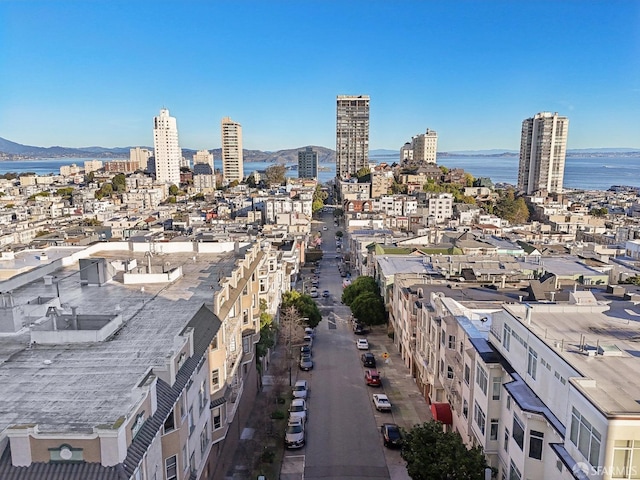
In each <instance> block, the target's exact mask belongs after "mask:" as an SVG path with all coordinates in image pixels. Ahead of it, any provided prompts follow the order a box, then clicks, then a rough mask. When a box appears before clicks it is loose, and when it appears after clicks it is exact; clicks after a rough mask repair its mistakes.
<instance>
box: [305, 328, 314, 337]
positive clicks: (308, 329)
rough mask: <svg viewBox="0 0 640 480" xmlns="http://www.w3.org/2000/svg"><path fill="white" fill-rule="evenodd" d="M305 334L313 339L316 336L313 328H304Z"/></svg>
mask: <svg viewBox="0 0 640 480" xmlns="http://www.w3.org/2000/svg"><path fill="white" fill-rule="evenodd" d="M304 334H305V335H309V336H311V337H313V336H314V335H315V332H314V331H313V328H311V327H305V328H304Z"/></svg>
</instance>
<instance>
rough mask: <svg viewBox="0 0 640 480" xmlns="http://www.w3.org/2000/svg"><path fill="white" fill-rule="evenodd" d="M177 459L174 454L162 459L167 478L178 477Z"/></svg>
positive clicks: (171, 479) (174, 478) (174, 479)
mask: <svg viewBox="0 0 640 480" xmlns="http://www.w3.org/2000/svg"><path fill="white" fill-rule="evenodd" d="M177 463H178V459H177V458H176V456H175V455H173V456H172V457H169V458H165V459H164V470H165V473H166V477H167V480H176V479H177V478H178V465H177Z"/></svg>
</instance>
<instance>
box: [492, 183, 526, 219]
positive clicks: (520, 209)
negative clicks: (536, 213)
mask: <svg viewBox="0 0 640 480" xmlns="http://www.w3.org/2000/svg"><path fill="white" fill-rule="evenodd" d="M499 193H500V199H499V200H498V202H497V203H496V205H495V207H494V209H493V211H494V213H495V214H496V215H497V216H499V217H500V218H504V219H505V220H508V221H509V222H510V223H512V224H514V225H517V224H521V223H526V222H527V220H529V208H528V207H527V204H526V203H525V201H524V198H522V197H518V198H516V196H515V192H514V190H513V189H512V188H510V189H508V190H506V191H505V190H501V191H500V192H499Z"/></svg>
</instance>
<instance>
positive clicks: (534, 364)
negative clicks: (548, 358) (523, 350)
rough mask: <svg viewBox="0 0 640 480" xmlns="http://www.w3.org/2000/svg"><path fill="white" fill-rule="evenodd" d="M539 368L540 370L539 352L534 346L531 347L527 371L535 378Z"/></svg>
mask: <svg viewBox="0 0 640 480" xmlns="http://www.w3.org/2000/svg"><path fill="white" fill-rule="evenodd" d="M537 370H538V354H537V352H536V351H535V350H534V349H533V348H531V347H529V359H528V361H527V373H528V374H529V375H530V376H531V378H533V379H534V380H535V379H536V372H537Z"/></svg>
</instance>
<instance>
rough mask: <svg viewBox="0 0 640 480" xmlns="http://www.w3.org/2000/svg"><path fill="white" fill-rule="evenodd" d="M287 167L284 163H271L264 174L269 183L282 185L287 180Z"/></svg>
mask: <svg viewBox="0 0 640 480" xmlns="http://www.w3.org/2000/svg"><path fill="white" fill-rule="evenodd" d="M286 173H287V168H286V167H285V166H284V165H281V164H277V165H270V166H268V167H267V169H266V170H265V172H264V174H265V177H266V180H267V184H269V185H282V184H283V183H284V182H285V180H286Z"/></svg>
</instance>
